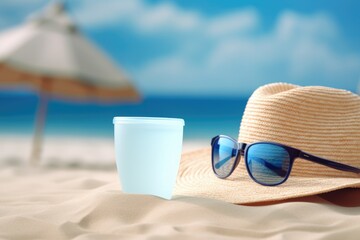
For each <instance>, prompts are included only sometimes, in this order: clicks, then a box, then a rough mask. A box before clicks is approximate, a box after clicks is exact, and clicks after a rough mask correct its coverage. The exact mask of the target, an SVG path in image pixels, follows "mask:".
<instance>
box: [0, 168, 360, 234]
mask: <svg viewBox="0 0 360 240" xmlns="http://www.w3.org/2000/svg"><path fill="white" fill-rule="evenodd" d="M359 216H360V208H359V207H358V208H344V207H338V206H334V205H328V204H316V203H306V202H291V203H283V204H277V205H270V206H261V207H249V206H237V205H233V204H229V203H225V202H220V201H216V200H210V199H202V198H192V197H185V196H176V197H174V199H173V200H171V201H168V200H162V199H160V198H157V197H152V196H143V195H128V194H123V193H121V191H120V189H119V184H118V181H117V175H116V172H114V171H90V170H87V171H84V170H72V171H70V170H67V171H65V170H49V169H20V168H15V169H14V168H7V169H2V170H1V171H0V239H15V240H16V239H238V238H239V237H243V238H246V239H258V238H266V239H341V238H344V239H358V236H359V234H360V225H359V220H360V217H359Z"/></svg>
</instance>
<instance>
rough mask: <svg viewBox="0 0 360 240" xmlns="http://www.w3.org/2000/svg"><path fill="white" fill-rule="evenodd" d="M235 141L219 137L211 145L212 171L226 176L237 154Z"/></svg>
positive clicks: (223, 176) (220, 175)
mask: <svg viewBox="0 0 360 240" xmlns="http://www.w3.org/2000/svg"><path fill="white" fill-rule="evenodd" d="M237 152H238V151H237V142H234V141H233V140H231V139H229V138H225V137H219V138H218V139H217V140H216V141H215V142H214V143H213V145H212V164H213V169H214V172H215V173H216V174H217V175H218V176H219V177H221V178H226V177H228V176H229V175H230V174H231V172H232V170H233V167H234V164H235V160H236V156H237Z"/></svg>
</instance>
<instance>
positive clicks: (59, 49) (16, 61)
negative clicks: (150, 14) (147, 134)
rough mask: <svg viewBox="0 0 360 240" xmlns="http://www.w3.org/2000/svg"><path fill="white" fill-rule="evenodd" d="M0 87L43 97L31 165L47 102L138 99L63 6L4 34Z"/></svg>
mask: <svg viewBox="0 0 360 240" xmlns="http://www.w3.org/2000/svg"><path fill="white" fill-rule="evenodd" d="M0 84H1V85H4V86H9V85H15V86H19V85H28V86H31V87H33V88H35V89H36V90H37V91H38V92H39V95H40V98H39V105H38V110H37V113H36V119H35V133H34V140H33V148H32V154H31V159H30V161H31V162H32V163H36V162H37V161H38V160H39V158H40V152H41V144H42V135H43V133H42V132H43V128H44V124H45V119H46V112H47V104H48V100H49V97H51V96H60V97H67V98H70V99H85V100H88V99H91V100H111V101H122V100H126V101H136V100H138V99H139V94H138V92H137V91H136V89H135V88H134V87H133V86H132V85H131V84H130V82H129V79H128V78H127V77H126V76H125V75H124V73H123V71H122V70H120V69H119V68H118V67H117V66H116V64H114V62H112V60H111V59H110V58H109V57H107V56H106V55H105V54H104V53H103V52H102V51H101V50H100V49H98V48H97V47H96V46H95V45H94V44H92V43H91V42H90V41H89V40H87V39H86V38H85V37H84V36H83V35H82V34H81V33H80V31H79V30H78V28H77V27H76V25H75V24H74V22H73V21H72V20H71V18H70V17H69V15H68V14H67V13H66V8H65V5H64V3H63V2H56V3H53V4H51V5H49V6H48V7H47V8H45V11H43V12H41V13H39V14H36V15H33V16H31V17H30V18H29V19H28V20H27V21H26V22H25V23H24V24H23V25H21V26H18V27H15V28H13V29H10V30H7V31H5V32H2V33H0Z"/></svg>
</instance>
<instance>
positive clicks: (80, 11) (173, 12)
mask: <svg viewBox="0 0 360 240" xmlns="http://www.w3.org/2000/svg"><path fill="white" fill-rule="evenodd" d="M75 7H76V14H75V17H76V18H77V19H78V22H79V23H80V24H81V25H82V26H85V27H88V28H99V27H103V26H109V25H119V24H126V25H130V26H132V27H133V28H135V29H136V30H137V31H140V32H147V33H153V32H158V31H190V30H193V29H195V28H197V27H198V26H199V25H200V24H201V22H200V21H201V16H199V15H198V14H197V13H195V12H191V11H183V10H181V9H179V8H177V7H176V6H175V5H173V4H172V3H171V2H166V3H161V4H157V5H154V6H153V5H149V4H147V3H146V2H145V1H141V0H131V1H117V0H107V1H97V0H91V1H89V0H86V1H80V3H77V4H76V5H75Z"/></svg>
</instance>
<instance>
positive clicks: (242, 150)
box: [211, 135, 360, 186]
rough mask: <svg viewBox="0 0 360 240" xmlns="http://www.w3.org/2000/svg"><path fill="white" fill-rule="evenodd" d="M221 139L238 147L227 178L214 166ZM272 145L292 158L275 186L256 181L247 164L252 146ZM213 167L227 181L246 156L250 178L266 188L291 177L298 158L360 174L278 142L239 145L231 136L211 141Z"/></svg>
mask: <svg viewBox="0 0 360 240" xmlns="http://www.w3.org/2000/svg"><path fill="white" fill-rule="evenodd" d="M220 138H226V139H229V140H230V141H232V142H234V143H235V145H236V146H237V149H236V150H237V151H236V155H235V156H234V157H235V163H234V164H233V166H232V168H231V170H230V172H229V174H228V175H226V176H220V175H218V174H217V173H216V171H215V168H214V166H215V164H214V157H213V156H214V147H213V145H214V143H215V141H217V140H218V139H220ZM264 143H265V144H271V145H276V146H279V147H282V148H283V149H285V150H286V151H287V153H288V154H289V157H290V164H289V169H288V172H287V173H286V176H285V178H284V179H283V180H282V181H281V182H279V183H275V184H267V183H262V182H259V181H258V180H256V179H255V178H254V177H253V175H252V174H251V171H250V170H249V166H248V163H247V160H246V159H247V154H248V149H249V148H250V147H251V146H254V145H256V144H264ZM211 146H212V148H211V166H212V169H213V172H214V174H215V175H216V176H217V177H218V178H221V179H225V178H227V177H229V176H230V175H231V174H232V173H233V172H234V170H235V168H236V167H237V166H238V165H239V163H240V159H241V155H243V156H244V161H245V166H246V170H247V172H248V174H249V176H250V177H251V178H252V180H254V181H255V182H256V183H258V184H261V185H264V186H277V185H280V184H282V183H284V182H285V181H286V180H287V179H288V178H289V176H290V173H291V170H292V166H293V164H294V161H295V159H297V158H301V159H304V160H308V161H311V162H314V163H318V164H321V165H324V166H327V167H331V168H334V169H337V170H341V171H348V172H353V173H357V174H360V169H359V168H356V167H353V166H349V165H346V164H342V163H338V162H334V161H331V160H327V159H324V158H321V157H317V156H315V155H312V154H309V153H306V152H303V151H301V150H299V149H296V148H293V147H290V146H287V145H284V144H280V143H276V142H266V141H264V142H255V143H251V144H246V143H239V142H238V141H237V140H235V139H234V138H232V137H230V136H226V135H217V136H215V137H213V138H212V139H211Z"/></svg>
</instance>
